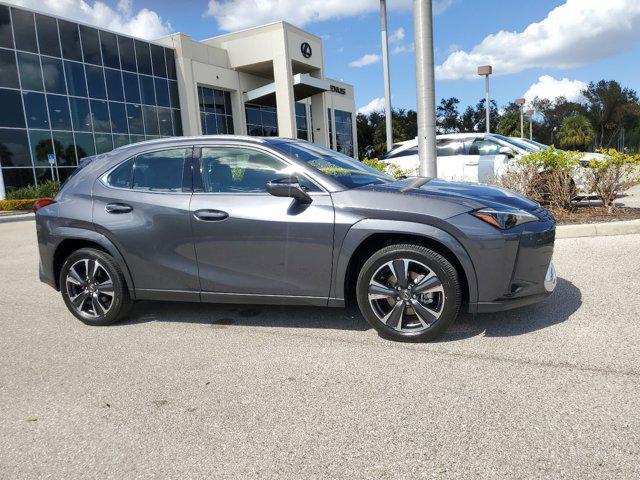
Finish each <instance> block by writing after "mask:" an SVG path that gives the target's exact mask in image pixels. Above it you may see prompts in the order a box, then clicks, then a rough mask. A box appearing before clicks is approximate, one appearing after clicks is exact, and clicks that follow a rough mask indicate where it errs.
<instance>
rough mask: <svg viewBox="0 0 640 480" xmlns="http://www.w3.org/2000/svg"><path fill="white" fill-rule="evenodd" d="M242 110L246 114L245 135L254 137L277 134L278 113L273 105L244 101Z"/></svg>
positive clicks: (275, 135)
mask: <svg viewBox="0 0 640 480" xmlns="http://www.w3.org/2000/svg"><path fill="white" fill-rule="evenodd" d="M244 110H245V113H246V115H247V135H252V136H256V137H277V136H278V115H277V114H276V108H275V107H265V106H262V105H255V104H253V103H245V105H244Z"/></svg>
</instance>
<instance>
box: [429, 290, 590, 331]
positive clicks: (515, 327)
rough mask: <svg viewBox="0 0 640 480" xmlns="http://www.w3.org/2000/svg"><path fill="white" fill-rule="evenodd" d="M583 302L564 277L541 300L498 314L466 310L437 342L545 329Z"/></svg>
mask: <svg viewBox="0 0 640 480" xmlns="http://www.w3.org/2000/svg"><path fill="white" fill-rule="evenodd" d="M580 305H582V293H581V292H580V289H579V288H578V287H576V286H575V285H574V284H573V283H571V282H570V281H568V280H565V279H563V278H559V279H558V285H557V287H556V289H555V291H554V292H553V294H551V296H549V298H547V299H545V300H543V301H542V302H540V303H536V304H534V305H529V306H526V307H522V308H517V309H514V310H508V311H506V312H498V313H480V314H476V315H472V314H469V313H465V314H463V315H461V316H460V317H459V318H458V320H457V321H456V322H455V323H454V324H453V325H451V327H449V329H448V330H447V331H446V332H445V333H444V335H443V336H442V337H440V338H439V339H438V340H436V341H437V342H451V341H456V340H462V339H465V338H471V337H475V336H478V335H484V336H485V337H512V336H517V335H524V334H526V333H531V332H535V331H537V330H542V329H543V328H547V327H551V326H553V325H557V324H559V323H562V322H564V321H566V320H567V319H569V317H571V315H573V313H574V312H575V311H576V310H578V308H580Z"/></svg>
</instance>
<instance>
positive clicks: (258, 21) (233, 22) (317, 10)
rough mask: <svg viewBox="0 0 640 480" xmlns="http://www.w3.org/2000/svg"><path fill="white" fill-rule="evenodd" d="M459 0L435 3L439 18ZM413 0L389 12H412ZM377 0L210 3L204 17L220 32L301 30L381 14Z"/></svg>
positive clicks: (400, 1)
mask: <svg viewBox="0 0 640 480" xmlns="http://www.w3.org/2000/svg"><path fill="white" fill-rule="evenodd" d="M457 1H458V0H436V1H435V2H434V4H433V12H434V14H436V15H438V14H440V13H442V12H444V11H445V10H446V9H447V8H449V7H450V6H451V5H452V4H453V3H455V2H457ZM412 3H413V2H412V0H389V3H388V9H389V10H390V11H410V10H411V6H412ZM379 8H380V2H379V1H378V0H349V1H348V2H345V1H344V0H304V2H302V1H300V0H209V6H208V9H207V11H206V12H205V15H208V16H211V17H213V18H214V19H215V20H216V21H217V22H218V26H219V27H220V29H221V30H226V31H232V30H238V29H242V28H249V27H255V26H256V25H263V24H265V23H271V22H277V21H280V20H285V21H287V22H290V23H293V24H294V25H298V26H300V27H302V26H304V25H306V24H309V23H314V22H322V21H325V20H335V19H340V18H349V17H353V16H357V15H362V14H366V13H372V12H378V11H379Z"/></svg>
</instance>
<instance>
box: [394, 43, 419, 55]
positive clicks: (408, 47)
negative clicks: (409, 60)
mask: <svg viewBox="0 0 640 480" xmlns="http://www.w3.org/2000/svg"><path fill="white" fill-rule="evenodd" d="M414 49H415V47H414V45H413V43H409V44H404V43H403V44H402V45H396V46H395V47H393V50H391V53H404V52H413V51H414Z"/></svg>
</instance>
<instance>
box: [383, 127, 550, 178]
mask: <svg viewBox="0 0 640 480" xmlns="http://www.w3.org/2000/svg"><path fill="white" fill-rule="evenodd" d="M436 148H437V155H438V177H439V178H442V179H445V180H458V181H465V182H481V183H486V182H490V181H491V180H492V179H493V178H496V177H499V176H500V175H501V174H502V173H503V172H504V171H505V169H506V167H507V164H508V162H509V160H510V159H512V158H515V157H516V156H520V155H526V154H527V153H530V152H534V151H538V150H539V149H538V148H534V147H533V146H532V145H528V144H526V143H524V142H521V141H519V140H515V139H512V138H508V137H504V136H502V135H497V134H494V133H452V134H446V135H438V136H437V137H436ZM382 161H383V162H384V163H386V164H387V165H389V166H395V167H396V168H399V169H400V170H402V171H403V172H404V171H407V172H409V173H410V174H414V173H417V171H418V164H419V158H418V140H417V139H413V140H407V141H406V142H401V143H398V144H396V145H394V148H393V149H392V150H391V151H390V152H389V153H387V154H386V155H384V156H383V157H382Z"/></svg>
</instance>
